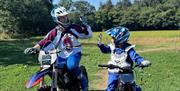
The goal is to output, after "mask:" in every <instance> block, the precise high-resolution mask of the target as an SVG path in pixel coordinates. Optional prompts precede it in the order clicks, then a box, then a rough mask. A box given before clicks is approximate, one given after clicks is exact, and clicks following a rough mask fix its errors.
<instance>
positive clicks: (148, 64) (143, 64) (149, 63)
mask: <svg viewBox="0 0 180 91" xmlns="http://www.w3.org/2000/svg"><path fill="white" fill-rule="evenodd" d="M140 65H141V66H143V67H148V66H150V65H151V62H149V61H148V60H144V61H142V62H141V64H140Z"/></svg>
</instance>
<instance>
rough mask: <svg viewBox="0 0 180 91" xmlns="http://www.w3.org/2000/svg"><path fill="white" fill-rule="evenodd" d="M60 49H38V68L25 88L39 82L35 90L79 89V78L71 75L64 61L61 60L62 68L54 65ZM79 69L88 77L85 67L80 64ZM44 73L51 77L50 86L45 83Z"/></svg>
mask: <svg viewBox="0 0 180 91" xmlns="http://www.w3.org/2000/svg"><path fill="white" fill-rule="evenodd" d="M64 50H65V49H64ZM37 51H38V50H37ZM37 51H36V53H37ZM61 51H63V50H56V49H53V50H48V51H44V50H43V48H42V49H41V50H40V51H38V52H39V57H38V60H39V63H40V70H39V71H38V72H37V73H35V74H34V75H33V76H32V77H31V78H30V79H29V80H28V81H27V82H26V87H27V88H32V87H34V86H36V85H37V84H40V87H39V89H38V90H37V91H80V89H81V85H80V80H79V79H77V78H75V77H73V75H72V74H71V72H70V71H69V70H68V69H67V67H66V64H65V62H64V61H62V62H61V64H62V65H63V67H62V68H57V67H56V60H57V56H58V53H59V52H61ZM80 69H81V71H82V73H83V74H84V75H85V76H86V78H88V77H87V72H86V69H85V67H84V66H80ZM46 75H49V77H50V78H51V85H50V86H47V85H46V84H45V81H44V77H45V76H46Z"/></svg>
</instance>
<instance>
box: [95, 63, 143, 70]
mask: <svg viewBox="0 0 180 91" xmlns="http://www.w3.org/2000/svg"><path fill="white" fill-rule="evenodd" d="M98 67H106V68H109V69H114V68H118V69H120V70H132V69H134V68H136V67H140V68H142V69H143V68H144V67H146V66H143V65H135V66H134V67H133V68H131V67H120V66H117V65H113V64H99V65H98Z"/></svg>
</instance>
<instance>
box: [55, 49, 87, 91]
mask: <svg viewBox="0 0 180 91" xmlns="http://www.w3.org/2000/svg"><path fill="white" fill-rule="evenodd" d="M81 55H82V54H81V52H79V53H76V54H74V55H70V56H69V57H68V58H66V59H64V58H61V57H58V61H57V65H58V68H61V67H62V66H63V65H62V63H63V62H64V64H66V66H67V68H68V69H69V70H70V72H72V73H73V75H74V76H75V77H77V78H79V77H80V81H81V87H82V91H86V89H87V88H88V80H87V78H86V76H85V75H83V74H82V73H81V69H80V67H79V63H80V60H81Z"/></svg>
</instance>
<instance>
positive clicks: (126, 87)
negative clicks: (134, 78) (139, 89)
mask: <svg viewBox="0 0 180 91" xmlns="http://www.w3.org/2000/svg"><path fill="white" fill-rule="evenodd" d="M115 91H135V90H133V86H132V85H131V84H122V83H121V82H118V84H117V87H116V90H115Z"/></svg>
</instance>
